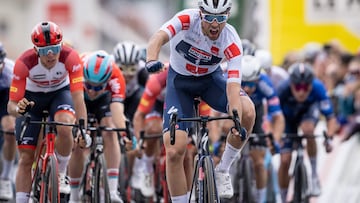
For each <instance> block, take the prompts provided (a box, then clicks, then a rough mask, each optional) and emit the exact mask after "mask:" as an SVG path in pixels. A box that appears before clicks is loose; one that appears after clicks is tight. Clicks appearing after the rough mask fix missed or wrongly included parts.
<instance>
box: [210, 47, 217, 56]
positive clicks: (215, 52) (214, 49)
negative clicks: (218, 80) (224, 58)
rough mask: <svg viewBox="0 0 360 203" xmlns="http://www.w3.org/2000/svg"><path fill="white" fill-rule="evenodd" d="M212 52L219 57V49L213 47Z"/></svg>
mask: <svg viewBox="0 0 360 203" xmlns="http://www.w3.org/2000/svg"><path fill="white" fill-rule="evenodd" d="M210 50H211V53H213V54H215V55H219V48H217V47H214V46H212V47H211V48H210Z"/></svg>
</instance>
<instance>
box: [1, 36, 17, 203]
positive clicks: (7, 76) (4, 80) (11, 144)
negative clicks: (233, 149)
mask: <svg viewBox="0 0 360 203" xmlns="http://www.w3.org/2000/svg"><path fill="white" fill-rule="evenodd" d="M13 70H14V61H12V60H11V59H9V58H6V51H5V48H4V46H3V45H2V43H1V42H0V95H3V96H2V97H1V99H0V119H1V125H0V129H1V130H3V132H4V133H3V134H2V138H0V139H2V140H3V143H1V145H2V157H1V159H2V170H1V177H0V200H11V199H12V198H13V196H14V194H13V189H12V181H11V178H10V174H11V172H12V170H14V162H15V155H16V139H15V136H14V135H13V134H9V133H7V132H14V130H15V117H14V116H12V115H9V114H8V112H7V111H6V105H7V103H8V101H9V89H10V84H11V80H12V77H13Z"/></svg>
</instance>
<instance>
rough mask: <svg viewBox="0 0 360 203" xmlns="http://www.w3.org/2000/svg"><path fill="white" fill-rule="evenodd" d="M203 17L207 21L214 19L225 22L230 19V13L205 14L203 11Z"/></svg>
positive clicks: (210, 21)
mask: <svg viewBox="0 0 360 203" xmlns="http://www.w3.org/2000/svg"><path fill="white" fill-rule="evenodd" d="M201 16H202V19H203V20H204V21H205V22H207V23H212V22H214V20H216V22H218V23H224V22H226V21H227V19H228V14H223V15H215V14H204V13H201Z"/></svg>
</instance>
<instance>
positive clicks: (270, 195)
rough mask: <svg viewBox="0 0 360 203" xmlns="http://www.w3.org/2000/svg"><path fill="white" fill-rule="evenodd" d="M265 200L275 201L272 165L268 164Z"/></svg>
mask: <svg viewBox="0 0 360 203" xmlns="http://www.w3.org/2000/svg"><path fill="white" fill-rule="evenodd" d="M267 174H268V179H267V183H266V202H276V189H275V183H274V182H275V181H274V167H273V166H272V165H271V164H270V165H269V167H268V169H267Z"/></svg>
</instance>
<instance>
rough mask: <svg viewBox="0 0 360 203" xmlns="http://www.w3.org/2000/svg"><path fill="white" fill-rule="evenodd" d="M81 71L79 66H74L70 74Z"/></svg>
mask: <svg viewBox="0 0 360 203" xmlns="http://www.w3.org/2000/svg"><path fill="white" fill-rule="evenodd" d="M80 69H81V64H77V65H74V66H73V68H72V71H71V72H73V73H74V72H77V71H79V70H80Z"/></svg>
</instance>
